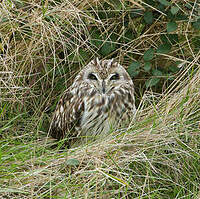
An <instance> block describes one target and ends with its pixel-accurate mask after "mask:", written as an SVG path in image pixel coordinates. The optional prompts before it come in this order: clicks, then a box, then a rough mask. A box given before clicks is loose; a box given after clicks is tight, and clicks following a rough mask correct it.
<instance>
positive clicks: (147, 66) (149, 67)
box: [144, 62, 151, 72]
mask: <svg viewBox="0 0 200 199" xmlns="http://www.w3.org/2000/svg"><path fill="white" fill-rule="evenodd" d="M150 70H151V63H150V62H145V63H144V71H145V72H149V71H150Z"/></svg>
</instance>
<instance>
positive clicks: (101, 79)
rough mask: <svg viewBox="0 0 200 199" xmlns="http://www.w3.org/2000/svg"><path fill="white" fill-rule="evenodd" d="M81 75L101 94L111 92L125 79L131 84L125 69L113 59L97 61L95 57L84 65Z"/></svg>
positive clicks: (124, 81) (125, 81) (123, 82)
mask: <svg viewBox="0 0 200 199" xmlns="http://www.w3.org/2000/svg"><path fill="white" fill-rule="evenodd" d="M81 76H82V78H83V80H84V82H85V83H87V85H89V86H90V87H92V88H93V89H95V90H96V91H97V92H98V93H99V94H101V95H104V94H109V93H111V92H112V91H113V90H115V89H118V88H119V87H120V85H122V84H125V83H127V81H128V82H129V83H131V84H132V80H131V78H130V76H129V75H128V73H127V72H126V70H125V69H124V68H123V67H122V66H121V65H120V64H118V63H117V62H115V61H114V60H113V59H110V60H102V61H99V59H98V58H96V59H95V60H93V61H91V62H90V63H89V64H88V65H87V66H86V68H85V70H84V72H83V74H81Z"/></svg>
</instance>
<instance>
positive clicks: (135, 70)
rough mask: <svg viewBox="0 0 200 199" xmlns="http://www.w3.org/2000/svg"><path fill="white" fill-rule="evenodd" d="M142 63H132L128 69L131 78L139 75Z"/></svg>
mask: <svg viewBox="0 0 200 199" xmlns="http://www.w3.org/2000/svg"><path fill="white" fill-rule="evenodd" d="M139 68H140V63H139V62H132V63H131V64H130V66H129V67H128V70H127V71H128V73H129V75H130V76H131V77H135V76H137V75H138V74H139V72H140V71H139Z"/></svg>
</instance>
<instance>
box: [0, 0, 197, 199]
mask: <svg viewBox="0 0 200 199" xmlns="http://www.w3.org/2000/svg"><path fill="white" fill-rule="evenodd" d="M107 2H108V4H109V5H111V6H112V8H113V9H111V10H109V13H112V12H118V7H117V5H118V4H116V5H115V4H113V3H112V2H113V1H107ZM110 2H111V3H110ZM128 2H129V4H130V5H129V6H130V9H129V10H127V9H124V8H123V6H122V7H121V8H120V9H121V15H120V16H121V18H120V19H116V18H115V17H113V18H109V17H108V16H107V17H105V19H104V20H102V19H101V18H99V17H98V16H99V15H100V14H101V13H103V12H106V13H107V14H108V12H107V11H106V10H105V8H104V7H103V1H85V0H82V1H63V0H60V1H59V0H58V1H52V0H50V1H37V0H33V1H30V2H27V1H6V0H3V1H2V2H1V5H0V38H1V40H0V51H1V57H0V106H1V109H0V122H1V123H0V198H3V199H4V198H27V199H29V198H144V199H145V198H199V197H200V191H199V187H200V184H199V178H200V172H199V171H200V166H199V165H200V162H199V160H200V151H199V150H200V145H199V143H200V136H199V131H200V120H199V118H200V70H199V69H198V68H199V56H200V54H199V52H196V51H195V50H194V46H193V43H192V42H193V39H194V38H195V37H196V36H197V34H198V32H195V31H194V32H193V31H192V30H191V27H190V26H191V25H190V22H191V21H192V20H193V18H194V17H195V12H193V13H192V12H191V13H188V16H189V20H188V21H186V22H184V21H183V22H181V23H179V28H178V30H177V34H178V35H180V37H181V38H182V39H181V41H180V42H179V44H177V45H174V46H173V49H172V51H171V52H170V53H169V54H167V55H166V54H163V55H162V56H157V57H156V58H155V60H154V64H155V65H157V66H163V67H167V66H169V65H170V64H172V63H174V62H176V61H180V63H181V65H180V66H181V70H180V72H179V73H178V74H177V75H176V76H175V78H176V79H175V80H174V82H173V83H172V84H171V85H170V86H169V87H168V85H166V86H163V90H164V91H163V92H162V93H160V94H158V93H155V92H153V91H151V90H148V91H145V88H144V87H143V85H144V82H145V77H140V78H138V79H135V80H134V81H135V84H136V87H137V88H140V89H137V98H138V99H139V100H138V104H139V105H138V113H137V116H136V118H135V119H134V120H133V122H132V124H130V127H129V128H128V129H123V130H119V131H118V132H112V133H111V134H110V135H108V137H106V138H103V139H99V140H97V141H95V142H92V143H89V144H87V145H81V146H78V147H75V148H71V149H66V150H61V149H60V148H59V147H57V148H55V147H52V146H53V144H55V142H56V141H55V140H53V139H51V138H49V137H48V135H47V134H48V122H49V118H50V117H51V113H52V111H53V110H54V108H55V104H56V101H57V100H58V98H59V95H60V94H61V93H62V91H64V90H65V89H66V87H67V86H69V85H70V83H71V81H72V80H73V78H74V75H75V74H76V73H77V71H79V70H80V69H81V68H82V67H83V66H84V65H85V64H86V63H87V62H88V61H89V60H91V59H92V58H93V57H95V56H102V57H105V58H107V57H117V59H119V61H120V62H121V63H122V64H123V65H124V66H125V67H127V66H128V65H129V64H130V63H131V62H132V61H135V60H137V59H138V60H140V61H141V57H142V55H143V54H144V52H145V50H147V49H148V48H149V47H150V46H152V47H157V46H158V45H159V44H160V35H161V34H165V31H164V30H163V27H165V26H166V23H165V22H164V21H162V16H161V17H160V18H159V19H157V20H155V22H154V23H153V24H152V25H150V26H149V27H148V28H147V29H146V30H145V31H143V32H141V26H140V19H139V18H136V19H135V20H132V21H131V22H130V24H129V26H130V28H131V29H132V30H134V31H135V34H136V36H135V39H132V40H130V41H129V42H128V43H123V42H122V41H121V40H120V38H121V37H122V35H124V34H125V33H124V32H123V24H124V25H125V15H126V14H127V13H129V12H131V11H135V9H142V10H143V9H144V7H145V4H144V3H142V1H139V2H140V3H137V2H136V1H128ZM184 2H185V3H189V2H190V1H189V0H185V1H184ZM118 6H119V5H118ZM154 9H156V8H154ZM185 12H187V10H186V11H185ZM94 27H96V28H97V29H99V32H100V33H101V35H103V38H104V40H102V38H99V39H96V40H94V39H93V40H92V39H91V38H92V34H93V32H94ZM120 27H121V29H120ZM112 33H113V34H115V36H116V37H117V39H115V44H116V46H117V47H116V48H115V49H114V51H112V52H110V54H108V55H105V56H103V55H102V54H101V55H100V54H99V50H100V49H101V48H102V46H103V45H104V44H105V42H106V41H109V39H110V37H111V35H112ZM95 42H100V44H99V46H98V45H96V43H95ZM97 46H98V48H97ZM166 87H167V89H165V88H166ZM140 91H141V93H142V94H141V95H142V96H141V95H140ZM71 164H74V165H71Z"/></svg>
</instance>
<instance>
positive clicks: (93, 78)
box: [88, 73, 97, 80]
mask: <svg viewBox="0 0 200 199" xmlns="http://www.w3.org/2000/svg"><path fill="white" fill-rule="evenodd" d="M88 79H91V80H97V77H96V76H95V75H94V74H92V73H90V74H89V75H88Z"/></svg>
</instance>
